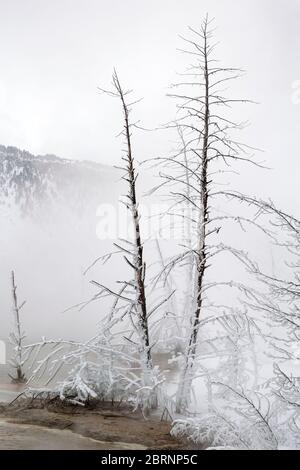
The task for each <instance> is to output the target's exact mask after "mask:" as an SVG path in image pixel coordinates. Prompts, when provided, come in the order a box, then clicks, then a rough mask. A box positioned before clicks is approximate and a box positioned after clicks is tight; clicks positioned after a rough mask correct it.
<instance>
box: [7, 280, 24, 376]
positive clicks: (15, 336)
mask: <svg viewBox="0 0 300 470" xmlns="http://www.w3.org/2000/svg"><path fill="white" fill-rule="evenodd" d="M11 293H12V302H13V316H14V330H13V332H12V333H11V334H10V342H11V344H12V346H13V356H12V358H11V360H10V363H11V365H12V367H13V368H14V369H15V371H16V375H15V376H11V375H10V377H11V379H12V381H13V382H17V383H23V382H26V377H25V373H24V372H23V364H24V361H23V344H22V342H23V339H24V333H22V328H21V321H20V310H21V309H22V307H23V306H24V304H25V301H24V302H23V303H22V304H21V305H19V304H18V298H17V286H16V284H15V274H14V271H12V272H11Z"/></svg>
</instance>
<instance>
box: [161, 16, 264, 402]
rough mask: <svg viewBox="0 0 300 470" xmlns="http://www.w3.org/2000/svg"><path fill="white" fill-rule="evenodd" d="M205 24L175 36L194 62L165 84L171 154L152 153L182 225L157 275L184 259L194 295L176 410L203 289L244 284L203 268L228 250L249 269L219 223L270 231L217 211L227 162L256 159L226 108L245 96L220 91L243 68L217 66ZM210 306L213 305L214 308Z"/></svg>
mask: <svg viewBox="0 0 300 470" xmlns="http://www.w3.org/2000/svg"><path fill="white" fill-rule="evenodd" d="M210 24H211V22H210V21H209V20H208V18H206V19H205V20H204V22H203V24H202V26H201V28H200V30H199V31H196V30H194V29H192V28H190V32H191V33H192V35H193V38H192V39H186V38H182V39H183V41H184V42H185V43H186V44H187V45H188V49H184V50H182V52H183V53H185V54H188V55H189V56H191V57H192V58H194V59H195V63H194V64H193V65H191V66H190V67H189V68H188V70H187V71H186V72H185V73H183V74H180V75H181V76H182V77H183V78H182V81H180V82H179V83H176V84H174V85H172V88H173V90H175V92H173V93H171V94H170V95H169V96H170V97H172V98H174V99H175V100H176V103H177V116H176V119H175V120H174V121H172V122H170V123H168V124H167V125H166V128H167V129H169V130H170V129H172V128H174V129H175V130H176V132H177V133H179V136H180V142H179V145H178V149H177V150H176V151H175V153H174V154H173V155H171V156H162V157H157V158H155V159H154V161H155V163H156V164H158V165H161V167H162V170H161V171H160V176H161V178H162V183H160V184H159V185H158V186H157V187H156V188H154V190H155V191H156V190H161V189H164V190H165V192H166V193H167V194H168V196H169V198H170V200H171V209H172V210H173V213H174V215H175V216H177V217H178V218H180V220H181V221H183V223H184V224H186V225H185V228H184V230H185V236H184V237H183V243H182V244H181V247H182V251H181V253H179V254H178V255H176V256H175V257H173V258H172V259H170V261H169V262H168V263H165V267H164V269H163V271H162V272H160V273H159V274H158V276H157V279H161V278H162V277H163V278H165V277H166V276H168V275H169V273H171V271H172V270H174V269H175V268H178V267H180V266H183V265H186V264H190V269H189V272H188V277H189V279H188V282H189V286H190V290H189V292H188V293H187V295H188V296H189V298H191V299H193V302H194V303H192V304H191V303H187V304H186V305H188V308H189V309H192V313H190V314H189V313H188V312H186V314H185V315H189V332H188V336H187V338H186V350H185V354H184V365H183V368H182V374H181V379H180V384H179V389H178V394H177V411H180V410H182V409H183V408H185V407H186V406H187V405H188V403H189V401H190V391H191V384H192V379H193V369H194V365H195V359H196V356H197V348H198V339H199V329H200V326H201V322H202V321H203V320H205V315H204V312H205V311H207V309H208V306H210V308H211V302H208V294H209V293H210V291H211V290H212V289H214V288H215V287H223V288H226V287H227V288H228V289H237V290H239V291H241V290H243V287H242V286H241V283H236V284H234V283H233V282H232V280H230V281H227V282H224V281H221V282H218V280H217V279H216V280H214V279H213V280H211V281H209V278H208V276H207V270H208V268H210V266H212V265H214V264H215V261H214V258H215V257H217V256H219V255H224V254H229V255H230V256H232V257H233V258H234V259H235V260H237V261H238V262H240V263H242V265H243V266H244V267H245V268H246V270H247V271H250V270H251V269H250V267H251V266H252V264H253V261H252V260H251V259H250V257H249V256H248V254H247V253H246V252H243V251H241V250H239V249H236V248H235V247H234V246H232V245H230V244H228V243H226V242H225V241H223V240H222V239H220V236H219V232H220V231H222V228H223V226H225V225H226V224H227V223H231V224H236V226H237V227H239V228H240V229H241V230H243V231H244V230H245V226H247V225H248V226H251V228H255V229H257V230H260V231H262V232H263V233H264V234H265V235H267V236H268V237H271V236H272V233H271V230H268V229H266V228H265V227H263V226H262V225H260V224H259V223H257V222H256V220H255V217H254V216H252V215H251V214H250V215H249V216H245V215H244V213H243V214H242V215H240V214H239V213H236V209H235V208H233V213H228V212H227V213H224V212H222V210H220V209H218V206H219V205H220V202H221V200H222V197H223V193H224V192H226V191H220V190H219V188H218V186H219V185H222V184H224V183H223V182H222V177H223V175H225V174H228V173H231V172H232V173H234V170H233V169H232V164H233V163H238V164H239V163H246V164H251V165H254V166H257V167H262V165H261V164H260V163H257V162H256V161H255V160H254V158H253V156H252V151H253V149H251V148H250V147H249V146H247V145H244V144H243V143H241V142H240V141H239V140H237V139H236V138H235V137H234V135H235V133H237V132H238V131H239V130H241V129H242V128H243V127H244V124H243V123H238V122H234V121H233V120H232V118H231V116H230V111H229V110H230V108H231V105H232V104H234V103H247V102H249V100H244V99H235V98H230V97H226V96H224V95H223V90H222V86H223V85H224V84H227V83H228V82H229V81H231V80H234V79H236V78H238V77H239V76H240V74H241V72H242V71H241V70H240V69H235V68H224V67H220V66H218V65H217V61H216V60H215V59H214V57H213V52H214V49H215V44H214V43H213V42H212V40H213V32H212V31H211V29H210ZM177 90H179V92H177ZM228 193H229V191H228ZM193 266H194V268H193ZM245 292H247V289H245ZM222 308H223V310H224V311H225V310H227V312H226V315H228V314H229V311H228V310H230V309H229V308H228V306H223V307H222ZM186 310H188V309H186ZM217 310H218V309H217V308H216V309H215V311H217ZM219 313H220V312H219ZM233 317H234V314H233Z"/></svg>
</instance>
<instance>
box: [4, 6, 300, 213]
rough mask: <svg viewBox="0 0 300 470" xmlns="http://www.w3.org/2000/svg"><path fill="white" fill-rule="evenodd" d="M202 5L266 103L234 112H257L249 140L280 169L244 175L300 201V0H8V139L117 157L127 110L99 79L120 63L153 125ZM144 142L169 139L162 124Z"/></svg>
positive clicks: (164, 111)
mask: <svg viewBox="0 0 300 470" xmlns="http://www.w3.org/2000/svg"><path fill="white" fill-rule="evenodd" d="M206 12H208V13H209V14H210V16H213V17H215V18H216V26H217V27H218V29H217V31H216V38H217V40H220V41H221V44H220V46H219V48H218V49H217V54H218V57H219V58H220V59H221V61H222V63H224V65H226V66H238V67H242V68H245V69H246V70H247V72H248V74H247V76H246V78H244V79H243V80H242V81H241V82H240V83H239V84H237V85H236V94H237V95H238V97H240V96H241V95H242V96H243V97H247V98H252V99H253V100H255V101H258V102H260V105H259V106H250V107H246V108H245V107H243V108H239V111H242V114H241V115H239V114H238V116H234V117H237V119H240V120H245V119H250V121H251V123H252V126H251V128H250V129H247V130H246V131H245V133H244V137H243V141H246V142H247V143H249V144H251V145H253V146H255V147H259V148H262V149H264V150H265V154H264V155H263V159H265V160H266V161H267V163H268V165H269V166H271V167H273V168H274V170H272V171H271V172H269V173H267V174H266V173H265V172H263V174H262V175H261V176H258V177H256V176H255V179H254V177H253V175H252V173H251V172H248V173H247V174H246V177H245V179H244V181H245V185H247V189H249V192H250V193H252V194H253V193H254V192H257V187H258V186H259V187H260V189H261V190H262V193H263V195H264V196H265V195H267V194H271V196H272V197H273V198H274V199H275V200H279V201H280V203H281V204H282V205H284V206H285V207H287V206H288V208H289V209H291V210H294V211H295V210H297V209H298V204H297V198H299V191H298V188H297V185H298V176H299V168H300V164H299V130H300V129H299V127H300V122H299V117H300V93H298V102H299V103H298V104H297V96H296V99H295V96H294V100H293V93H294V90H293V88H292V86H293V83H295V82H296V81H297V80H300V60H299V59H300V57H299V56H300V34H299V20H300V1H299V0H288V1H286V0H285V1H284V0H241V1H237V0H209V1H207V0H185V1H178V0H176V1H174V0H160V1H158V0H151V1H150V0H126V1H121V0H110V1H104V0H51V1H49V0H0V143H1V144H4V145H14V146H17V147H20V148H24V149H26V150H29V151H30V152H32V153H41V154H43V153H55V154H57V155H59V156H62V157H67V158H75V159H81V158H84V159H92V160H95V161H98V162H103V163H108V164H110V163H112V164H114V163H116V162H117V161H118V158H119V155H120V154H119V142H118V141H117V140H116V139H115V138H114V136H115V135H116V133H117V132H118V130H119V123H120V120H119V119H120V115H119V108H118V107H117V104H116V103H115V102H112V101H111V100H110V99H109V98H107V97H104V96H101V95H99V93H98V92H97V86H98V85H99V86H103V87H107V86H108V85H109V83H110V76H111V72H112V69H113V67H114V66H116V67H117V69H118V71H119V75H120V78H121V80H122V82H123V83H124V85H128V87H130V88H133V89H135V91H136V95H137V96H138V97H139V96H143V97H144V101H143V102H142V103H141V104H140V105H139V107H138V109H137V111H136V112H137V118H138V119H139V118H141V119H142V120H143V123H144V125H145V126H146V127H153V126H157V125H159V124H161V123H162V122H165V121H167V120H169V119H170V118H172V117H173V105H172V103H171V101H170V99H168V98H166V97H165V94H166V93H167V91H168V90H167V87H168V85H169V84H170V82H172V81H175V80H176V75H175V72H176V71H179V72H180V71H183V69H184V67H185V66H186V65H188V62H187V57H184V56H182V55H181V54H180V53H179V52H177V51H176V48H178V47H182V44H181V41H180V39H179V38H178V35H179V34H183V35H184V34H185V33H186V29H187V26H189V25H190V26H192V27H194V28H197V27H199V25H200V23H201V20H202V19H203V17H204V16H205V14H206ZM299 88H300V85H299ZM136 142H137V150H138V153H139V155H138V156H139V157H140V158H141V159H143V158H145V157H148V156H153V155H154V154H158V153H160V152H162V151H165V150H167V149H168V147H169V142H168V140H167V139H166V136H165V135H162V134H161V133H157V134H154V133H151V134H149V133H148V134H147V135H146V136H144V135H142V134H141V135H139V136H138V137H137V138H136ZM282 178H283V181H284V185H282V184H281V183H282ZM297 191H298V193H297ZM298 215H299V214H298Z"/></svg>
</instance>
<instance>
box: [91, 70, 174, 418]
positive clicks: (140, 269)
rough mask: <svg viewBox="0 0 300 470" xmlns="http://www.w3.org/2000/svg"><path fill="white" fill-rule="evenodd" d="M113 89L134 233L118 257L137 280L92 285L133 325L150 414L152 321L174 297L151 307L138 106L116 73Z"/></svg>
mask: <svg viewBox="0 0 300 470" xmlns="http://www.w3.org/2000/svg"><path fill="white" fill-rule="evenodd" d="M112 85H113V88H112V91H107V90H103V89H101V91H102V92H104V93H105V94H107V95H108V96H110V97H113V98H117V99H119V100H120V103H121V106H122V112H123V119H124V126H123V130H122V131H121V133H120V135H121V136H123V137H124V141H125V147H126V150H125V152H124V155H123V157H122V162H123V165H122V166H120V167H118V168H119V169H121V170H122V171H123V177H122V178H123V180H124V181H125V182H126V184H127V186H128V193H127V194H126V196H125V200H124V201H123V203H124V204H125V206H126V208H127V210H128V211H129V213H130V214H131V219H132V224H133V231H134V235H133V239H132V240H129V239H128V240H120V241H119V242H118V243H115V246H116V248H117V251H116V252H115V253H114V254H122V255H123V257H124V259H125V261H126V263H127V264H128V265H129V267H130V268H131V270H132V271H133V279H132V280H130V281H118V282H119V283H121V284H122V286H123V288H122V289H121V290H120V291H117V292H115V291H113V290H112V289H109V288H108V287H106V286H103V285H102V284H100V283H98V282H96V281H92V283H93V284H94V285H95V286H97V287H98V288H100V293H99V294H97V295H96V296H95V299H99V298H101V297H102V296H103V295H104V296H106V295H109V296H113V297H114V298H115V299H117V301H118V304H119V305H118V308H117V309H116V308H113V315H112V316H110V322H112V324H115V323H116V322H118V321H120V319H124V318H127V319H129V321H130V325H131V330H129V331H128V333H127V335H126V334H125V333H123V336H124V339H125V340H126V341H127V344H129V345H131V346H133V347H134V346H137V348H138V353H139V357H140V364H141V374H142V384H141V390H142V392H143V394H144V400H142V401H143V404H142V407H143V410H144V412H146V413H148V412H149V410H150V408H155V407H156V406H157V396H156V386H157V383H158V382H157V380H156V379H155V374H154V367H153V362H152V355H151V348H152V345H151V342H150V328H149V318H150V317H151V316H152V315H153V314H154V313H155V312H158V311H159V309H160V308H161V306H162V305H163V304H164V303H165V302H167V301H168V299H169V298H170V296H171V295H172V293H171V294H170V295H168V296H167V298H166V299H163V300H160V301H159V302H158V304H157V305H155V306H151V307H150V308H149V307H148V305H147V294H146V281H145V276H146V263H145V260H144V253H143V249H144V245H143V242H142V239H141V230H140V217H141V215H140V210H139V203H138V197H137V190H136V183H137V178H138V174H137V172H136V168H135V160H134V156H133V148H132V129H133V128H134V127H136V123H133V122H131V120H130V113H131V110H132V105H133V104H134V103H132V102H131V103H128V101H127V97H128V95H129V94H130V91H124V90H123V88H122V86H121V84H120V81H119V78H118V75H117V73H116V71H115V72H114V74H113V78H112ZM109 257H110V255H109V256H108V258H109ZM108 258H107V257H103V260H104V261H106V260H107V259H108ZM113 317H114V318H113Z"/></svg>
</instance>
